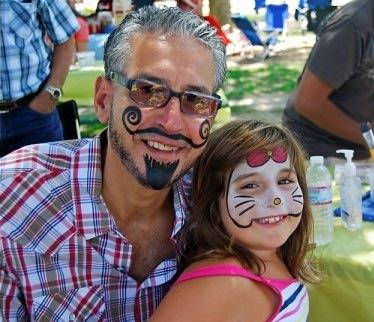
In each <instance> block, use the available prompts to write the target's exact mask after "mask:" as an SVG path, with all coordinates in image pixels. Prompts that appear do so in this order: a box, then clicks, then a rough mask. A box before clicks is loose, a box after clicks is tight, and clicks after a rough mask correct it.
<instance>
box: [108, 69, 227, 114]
mask: <svg viewBox="0 0 374 322" xmlns="http://www.w3.org/2000/svg"><path fill="white" fill-rule="evenodd" d="M108 74H109V79H110V80H114V81H115V82H116V83H118V84H120V85H122V86H123V87H126V88H127V89H128V90H129V92H130V94H129V96H130V98H131V99H132V100H133V101H134V102H136V103H138V104H141V105H144V106H150V107H151V108H162V107H165V106H166V105H167V104H168V103H169V101H170V99H171V98H172V97H177V98H178V99H179V101H180V102H181V98H182V95H185V94H193V95H195V96H198V97H202V98H209V99H212V100H214V101H216V102H217V108H216V110H215V111H214V113H213V114H211V115H204V114H199V113H185V112H184V111H183V110H182V109H181V110H182V112H183V113H185V114H188V115H195V116H204V117H213V116H215V115H216V114H217V112H218V110H219V109H220V108H221V106H222V99H221V96H219V95H218V94H216V93H214V94H212V95H207V94H203V93H197V92H192V91H184V92H177V91H174V90H172V89H171V88H170V87H168V86H166V85H162V86H165V87H167V88H168V89H169V91H170V94H169V97H168V98H167V100H166V101H165V103H164V104H161V105H157V106H152V105H147V104H144V103H142V102H139V101H137V100H134V99H133V98H132V97H131V88H132V85H133V83H134V82H136V81H145V82H149V83H153V82H151V81H149V80H147V79H131V78H127V77H126V76H124V75H123V74H122V73H120V72H113V71H110V72H109V73H108ZM155 84H156V83H155Z"/></svg>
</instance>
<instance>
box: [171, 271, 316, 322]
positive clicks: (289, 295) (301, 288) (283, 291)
mask: <svg viewBox="0 0 374 322" xmlns="http://www.w3.org/2000/svg"><path fill="white" fill-rule="evenodd" d="M208 276H242V277H246V278H248V279H250V280H254V281H257V282H259V283H262V284H264V285H266V286H268V287H270V288H271V289H272V290H273V291H274V292H275V293H276V294H277V295H278V296H279V299H280V300H279V301H278V303H279V305H278V307H277V308H276V310H275V311H274V312H273V314H272V315H271V316H270V317H269V318H268V320H267V321H269V322H270V321H272V322H276V321H284V322H305V321H307V318H308V312H309V299H308V293H307V289H306V287H305V285H304V284H303V283H301V282H300V281H299V280H297V279H274V278H265V277H262V276H258V275H255V274H254V273H252V272H250V271H248V270H246V269H244V268H243V267H241V266H239V265H232V264H216V265H211V266H206V267H201V268H197V269H195V270H193V271H190V272H184V273H182V274H181V276H180V277H179V278H178V280H177V281H176V282H175V284H179V283H182V282H184V281H187V280H191V279H195V278H200V277H208Z"/></svg>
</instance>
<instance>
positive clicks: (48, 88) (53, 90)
mask: <svg viewBox="0 0 374 322" xmlns="http://www.w3.org/2000/svg"><path fill="white" fill-rule="evenodd" d="M45 90H46V91H47V92H48V93H49V94H51V96H52V97H53V98H54V99H59V98H60V97H61V96H62V91H61V89H59V88H57V87H53V86H50V85H47V86H46V87H45Z"/></svg>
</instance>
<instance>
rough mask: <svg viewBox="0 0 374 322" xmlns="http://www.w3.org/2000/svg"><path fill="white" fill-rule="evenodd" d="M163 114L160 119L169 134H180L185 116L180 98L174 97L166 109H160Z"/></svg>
mask: <svg viewBox="0 0 374 322" xmlns="http://www.w3.org/2000/svg"><path fill="white" fill-rule="evenodd" d="M160 110H161V111H162V114H161V115H160V117H159V118H158V121H159V122H160V123H161V124H160V125H162V126H163V127H164V128H165V130H167V131H168V132H169V133H179V132H180V131H181V130H182V129H183V122H184V116H183V112H182V110H181V103H180V99H179V97H178V96H172V97H170V99H169V102H168V103H167V104H166V105H165V107H163V108H161V109H160Z"/></svg>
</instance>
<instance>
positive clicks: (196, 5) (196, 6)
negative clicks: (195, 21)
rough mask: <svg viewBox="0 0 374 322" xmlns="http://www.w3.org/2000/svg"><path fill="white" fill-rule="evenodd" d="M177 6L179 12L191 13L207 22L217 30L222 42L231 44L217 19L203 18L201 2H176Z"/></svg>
mask: <svg viewBox="0 0 374 322" xmlns="http://www.w3.org/2000/svg"><path fill="white" fill-rule="evenodd" d="M177 6H178V8H180V9H181V10H184V11H191V12H193V13H194V14H195V15H198V16H200V17H201V18H203V19H204V20H206V21H208V22H209V23H210V25H211V26H213V27H214V28H215V29H216V30H217V34H218V35H219V37H220V38H221V40H222V42H223V43H224V44H225V45H226V46H227V45H228V44H229V43H231V40H230V39H229V38H228V37H227V35H226V34H225V32H224V31H223V30H222V26H221V24H220V22H219V21H218V19H217V18H216V17H214V16H212V15H207V16H203V10H202V1H201V0H178V1H177Z"/></svg>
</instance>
